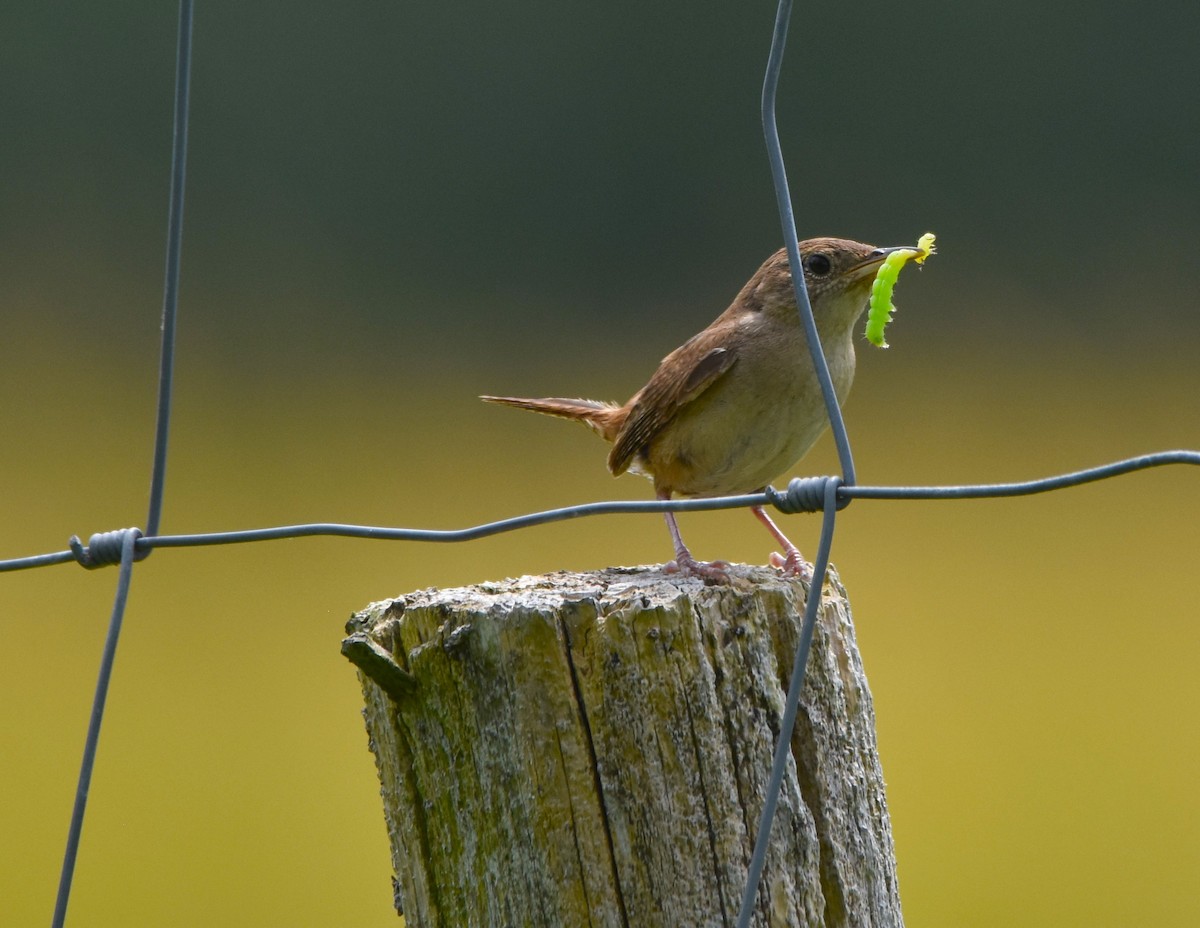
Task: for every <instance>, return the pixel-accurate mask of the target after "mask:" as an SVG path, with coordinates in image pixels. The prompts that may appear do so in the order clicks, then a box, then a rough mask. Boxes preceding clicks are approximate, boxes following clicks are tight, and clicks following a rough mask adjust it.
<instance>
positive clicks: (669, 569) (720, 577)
mask: <svg viewBox="0 0 1200 928" xmlns="http://www.w3.org/2000/svg"><path fill="white" fill-rule="evenodd" d="M729 569H730V564H729V562H728V561H698V560H696V559H695V558H694V557H692V556H691V555H690V554H683V555H680V556H678V557H676V558H675V560H673V561H668V562H667V563H666V564H664V565H663V571H664V572H665V573H668V574H682V575H683V576H685V577H699V578H700V579H701V580H703V581H704V582H705V583H728V582H729V579H730V574H729Z"/></svg>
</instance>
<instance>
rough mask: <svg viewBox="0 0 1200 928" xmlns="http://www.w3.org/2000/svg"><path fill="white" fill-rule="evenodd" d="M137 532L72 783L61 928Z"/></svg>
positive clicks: (127, 549) (58, 906)
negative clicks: (76, 781) (77, 769)
mask: <svg viewBox="0 0 1200 928" xmlns="http://www.w3.org/2000/svg"><path fill="white" fill-rule="evenodd" d="M137 537H138V535H137V532H133V531H128V532H126V533H125V535H124V537H123V538H122V541H121V567H120V573H119V574H118V575H117V592H116V595H115V596H114V597H113V607H112V617H111V618H110V619H109V623H108V634H107V635H106V636H105V639H104V653H103V654H102V655H101V657H100V673H99V676H98V677H97V679H96V695H95V697H94V698H93V700H92V715H91V718H90V719H89V720H88V729H87V737H86V738H85V739H84V743H83V760H82V761H81V762H80V765H79V781H78V783H77V784H76V786H75V803H74V805H73V806H72V808H71V824H70V827H69V828H68V829H67V848H66V851H65V852H64V853H63V864H62V873H61V874H60V875H59V879H58V894H57V896H56V898H55V900H54V918H53V920H52V921H51V923H50V924H51V925H52V926H53V928H62V926H63V924H64V923H65V922H66V919H67V901H68V899H70V896H71V883H72V881H73V879H74V876H75V859H76V857H77V856H78V855H79V838H80V835H81V834H82V833H83V815H84V812H85V811H86V810H87V801H88V791H89V790H90V789H91V785H92V769H93V768H94V767H95V764H96V749H97V747H98V745H99V743H100V723H101V722H102V721H103V720H104V704H105V702H106V700H107V698H108V684H109V681H110V680H111V678H112V669H113V662H114V661H115V660H116V656H117V640H118V639H119V638H120V637H121V622H122V621H123V619H124V616H125V603H126V601H127V600H128V598H129V583H130V580H131V579H132V578H133V555H134V542H135V541H136V540H137Z"/></svg>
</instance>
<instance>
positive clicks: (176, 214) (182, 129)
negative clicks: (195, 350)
mask: <svg viewBox="0 0 1200 928" xmlns="http://www.w3.org/2000/svg"><path fill="white" fill-rule="evenodd" d="M191 72H192V0H180V4H179V41H178V44H177V47H176V54H175V125H174V136H173V140H172V145H171V205H170V207H169V210H168V214H167V267H166V271H165V273H164V281H163V315H162V352H161V355H160V357H159V372H158V416H157V419H156V422H155V428H154V469H153V472H152V474H151V477H150V511H149V513H148V514H147V516H146V534H147V535H157V534H158V526H159V523H160V521H161V519H162V501H163V487H164V485H165V483H166V479H167V438H168V434H169V433H170V430H171V391H172V387H173V386H174V383H175V320H176V318H177V317H178V315H179V262H180V257H181V254H182V251H183V193H184V187H185V183H184V182H185V180H186V179H187V139H188V109H189V107H188V101H189V99H190V97H191V83H192V78H191Z"/></svg>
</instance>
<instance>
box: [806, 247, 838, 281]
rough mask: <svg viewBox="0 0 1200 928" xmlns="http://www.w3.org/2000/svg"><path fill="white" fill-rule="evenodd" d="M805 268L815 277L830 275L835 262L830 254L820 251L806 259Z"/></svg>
mask: <svg viewBox="0 0 1200 928" xmlns="http://www.w3.org/2000/svg"><path fill="white" fill-rule="evenodd" d="M804 269H805V270H806V271H808V273H810V274H811V275H812V276H813V277H828V276H829V272H830V271H832V270H833V263H832V262H831V261H830V260H829V255H825V254H821V252H819V251H818V252H817V253H816V254H812V255H809V256H808V257H807V258H805V259H804Z"/></svg>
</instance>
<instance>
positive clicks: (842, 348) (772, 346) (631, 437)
mask: <svg viewBox="0 0 1200 928" xmlns="http://www.w3.org/2000/svg"><path fill="white" fill-rule="evenodd" d="M915 247H916V246H912V245H901V246H896V247H890V248H879V247H876V246H874V245H868V244H864V243H862V242H856V241H851V240H849V239H842V238H813V239H808V240H806V241H803V242H800V243H799V254H800V263H801V266H802V267H803V272H804V282H805V286H806V287H807V289H808V296H809V302H810V303H811V305H812V310H813V318H814V321H815V323H816V327H817V333H818V336H819V338H820V341H821V347H822V349H823V351H824V354H825V360H826V362H827V364H828V366H829V374H830V377H831V379H832V381H833V388H834V393H835V395H836V397H837V401H838V404H839V406H840V405H841V404H842V403H843V402H845V400H846V396H847V395H848V393H849V392H850V385H851V383H852V382H853V380H854V369H855V354H854V328H855V325H856V324H857V322H858V320H859V318H860V317H861V316H862V314H863V311H864V310H865V309H866V308H867V302H868V299H869V297H870V293H871V284H872V282H873V280H874V278H875V274H876V272H877V271H878V269H879V266H880V265H881V264H882V263H883V262H884V261H885V260H886V259H887V256H888V255H889V254H891V253H892V252H895V251H900V250H904V249H915ZM480 399H482V400H484V401H485V402H488V403H497V404H500V405H504V406H511V407H515V408H517V409H527V410H531V411H533V412H539V413H543V414H546V415H550V416H557V417H560V418H563V419H572V420H574V421H577V422H582V423H583V424H585V425H587V426H588V427H589V428H591V429H592V430H593V431H594V432H596V433H597V434H598V435H600V437H601V438H603V439H604V440H605V441H607V442H609V443H611V445H612V448H611V450H610V452H609V455H608V469H609V470H610V471H611V472H612V474H613V475H614V476H620V475H621V474H623V473H625V472H627V471H628V472H631V473H635V474H641V475H643V476H645V477H648V478H650V479H651V480H652V481H653V484H654V491H655V495H656V496H657V498H658V499H663V500H666V499H671V498H672V497H675V496H679V497H685V498H689V497H712V496H726V495H735V494H743V493H754V492H759V491H762V490H763V489H765V488H766V486H767V485H768V484H769V483H770V482H771V481H772V480H774V479H776V478H777V477H778V476H779V475H780V474H782V473H784V472H785V471H786V470H788V469H789V468H790V467H791V466H792V465H793V464H795V463H796V462H797V461H799V460H800V459H801V458H802V457H804V455H805V454H807V453H808V451H809V449H810V448H812V446H813V445H814V444H815V443H816V441H817V439H818V438H819V437H820V436H821V433H822V432H824V430H825V428H826V427H827V426H828V424H829V417H828V413H827V411H826V408H825V401H824V396H823V394H822V392H821V386H820V383H819V381H818V379H817V373H816V370H815V368H814V366H813V362H812V357H811V355H810V353H809V349H808V339H807V337H806V336H805V332H804V327H803V325H802V323H801V321H800V316H799V314H798V312H797V309H796V297H795V292H794V289H793V285H792V271H791V268H790V262H789V259H788V253H787V249H786V248H781V249H780V250H779V251H777V252H775V253H774V254H773V255H771V257H769V258H768V259H767V260H766V261H765V262H763V264H762V266H761V267H759V269H758V270H757V271H755V273H754V274H753V276H752V277H751V278H750V279H749V281H747V283H746V284H745V286H743V287H742V289H741V290H740V291H739V292H738V294H737V296H736V297H734V299H733V302H732V303H731V304H730V305H729V307H728V308H727V309H726V310H725V311H724V312H723V313H721V315H719V316H718V317H717V318H716V319H715V320H714V321H713V322H712V324H710V325H709V326H708V327H707V328H705V329H704V330H703V331H701V332H699V333H698V334H697V335H694V336H693V337H692V338H690V339H688V340H687V341H686V342H684V343H683V344H682V345H681V346H680V347H678V348H676V349H675V350H674V351H672V352H671V353H670V354H668V355H667V356H666V357H665V358H663V359H662V362H661V363H660V364H659V366H658V369H657V370H656V371H655V372H654V374H653V376H651V377H650V379H649V381H647V383H646V385H645V386H644V387H642V389H640V390H639V391H638V392H637V393H635V394H634V395H633V396H632V397H631V398H630V399H629V401H628V402H626V403H624V404H616V403H608V402H600V401H597V400H589V399H570V398H565V397H544V398H541V399H533V398H525V397H516V396H489V395H485V396H481V397H480ZM751 511H752V512H753V513H754V515H755V517H756V518H757V519H758V520H759V521H760V522H762V524H763V525H764V526H766V528H767V531H769V532H770V533H771V535H772V537H773V538H774V539H775V541H776V542H777V543H778V544H779V545H780V546H781V547H782V549H783V553H782V554H781V553H779V552H774V553H772V555H771V557H770V559H769V562H770V564H771V565H772V566H773V567H775V568H777V569H779V570H781V571H782V572H783V573H784V574H785V575H791V576H800V577H802V578H804V579H811V576H812V568H811V565H809V564H808V563H807V562H806V561H805V560H804V558H803V557H802V555H801V554H800V551H799V550H798V549H797V548H796V546H795V545H794V544H792V542H791V541H789V540H788V538H787V536H785V535H784V534H783V532H782V531H780V529H779V527H778V526H777V525H776V524H775V523H774V521H772V519H771V517H770V516H768V515H767V513H766V512H765V511H764V510H763V508H762V506H753V507H751ZM663 516H664V517H665V519H666V522H667V529H668V531H669V532H670V534H671V541H672V544H673V546H674V555H675V556H674V560H673V561H670V562H668V563H667V564H666V565H664V569H665V570H666V571H667V572H668V573H676V572H678V573H680V574H682V575H689V576H696V577H700V578H702V579H704V580H705V581H706V582H718V583H719V582H728V580H729V579H730V564H729V563H728V562H726V561H700V560H697V559H696V558H695V557H694V556H693V555H692V553H691V551H690V550H689V549H688V547H687V545H685V544H684V542H683V537H682V536H681V535H680V532H679V525H678V523H677V522H676V520H675V515H674V513H671V512H665V513H663Z"/></svg>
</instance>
